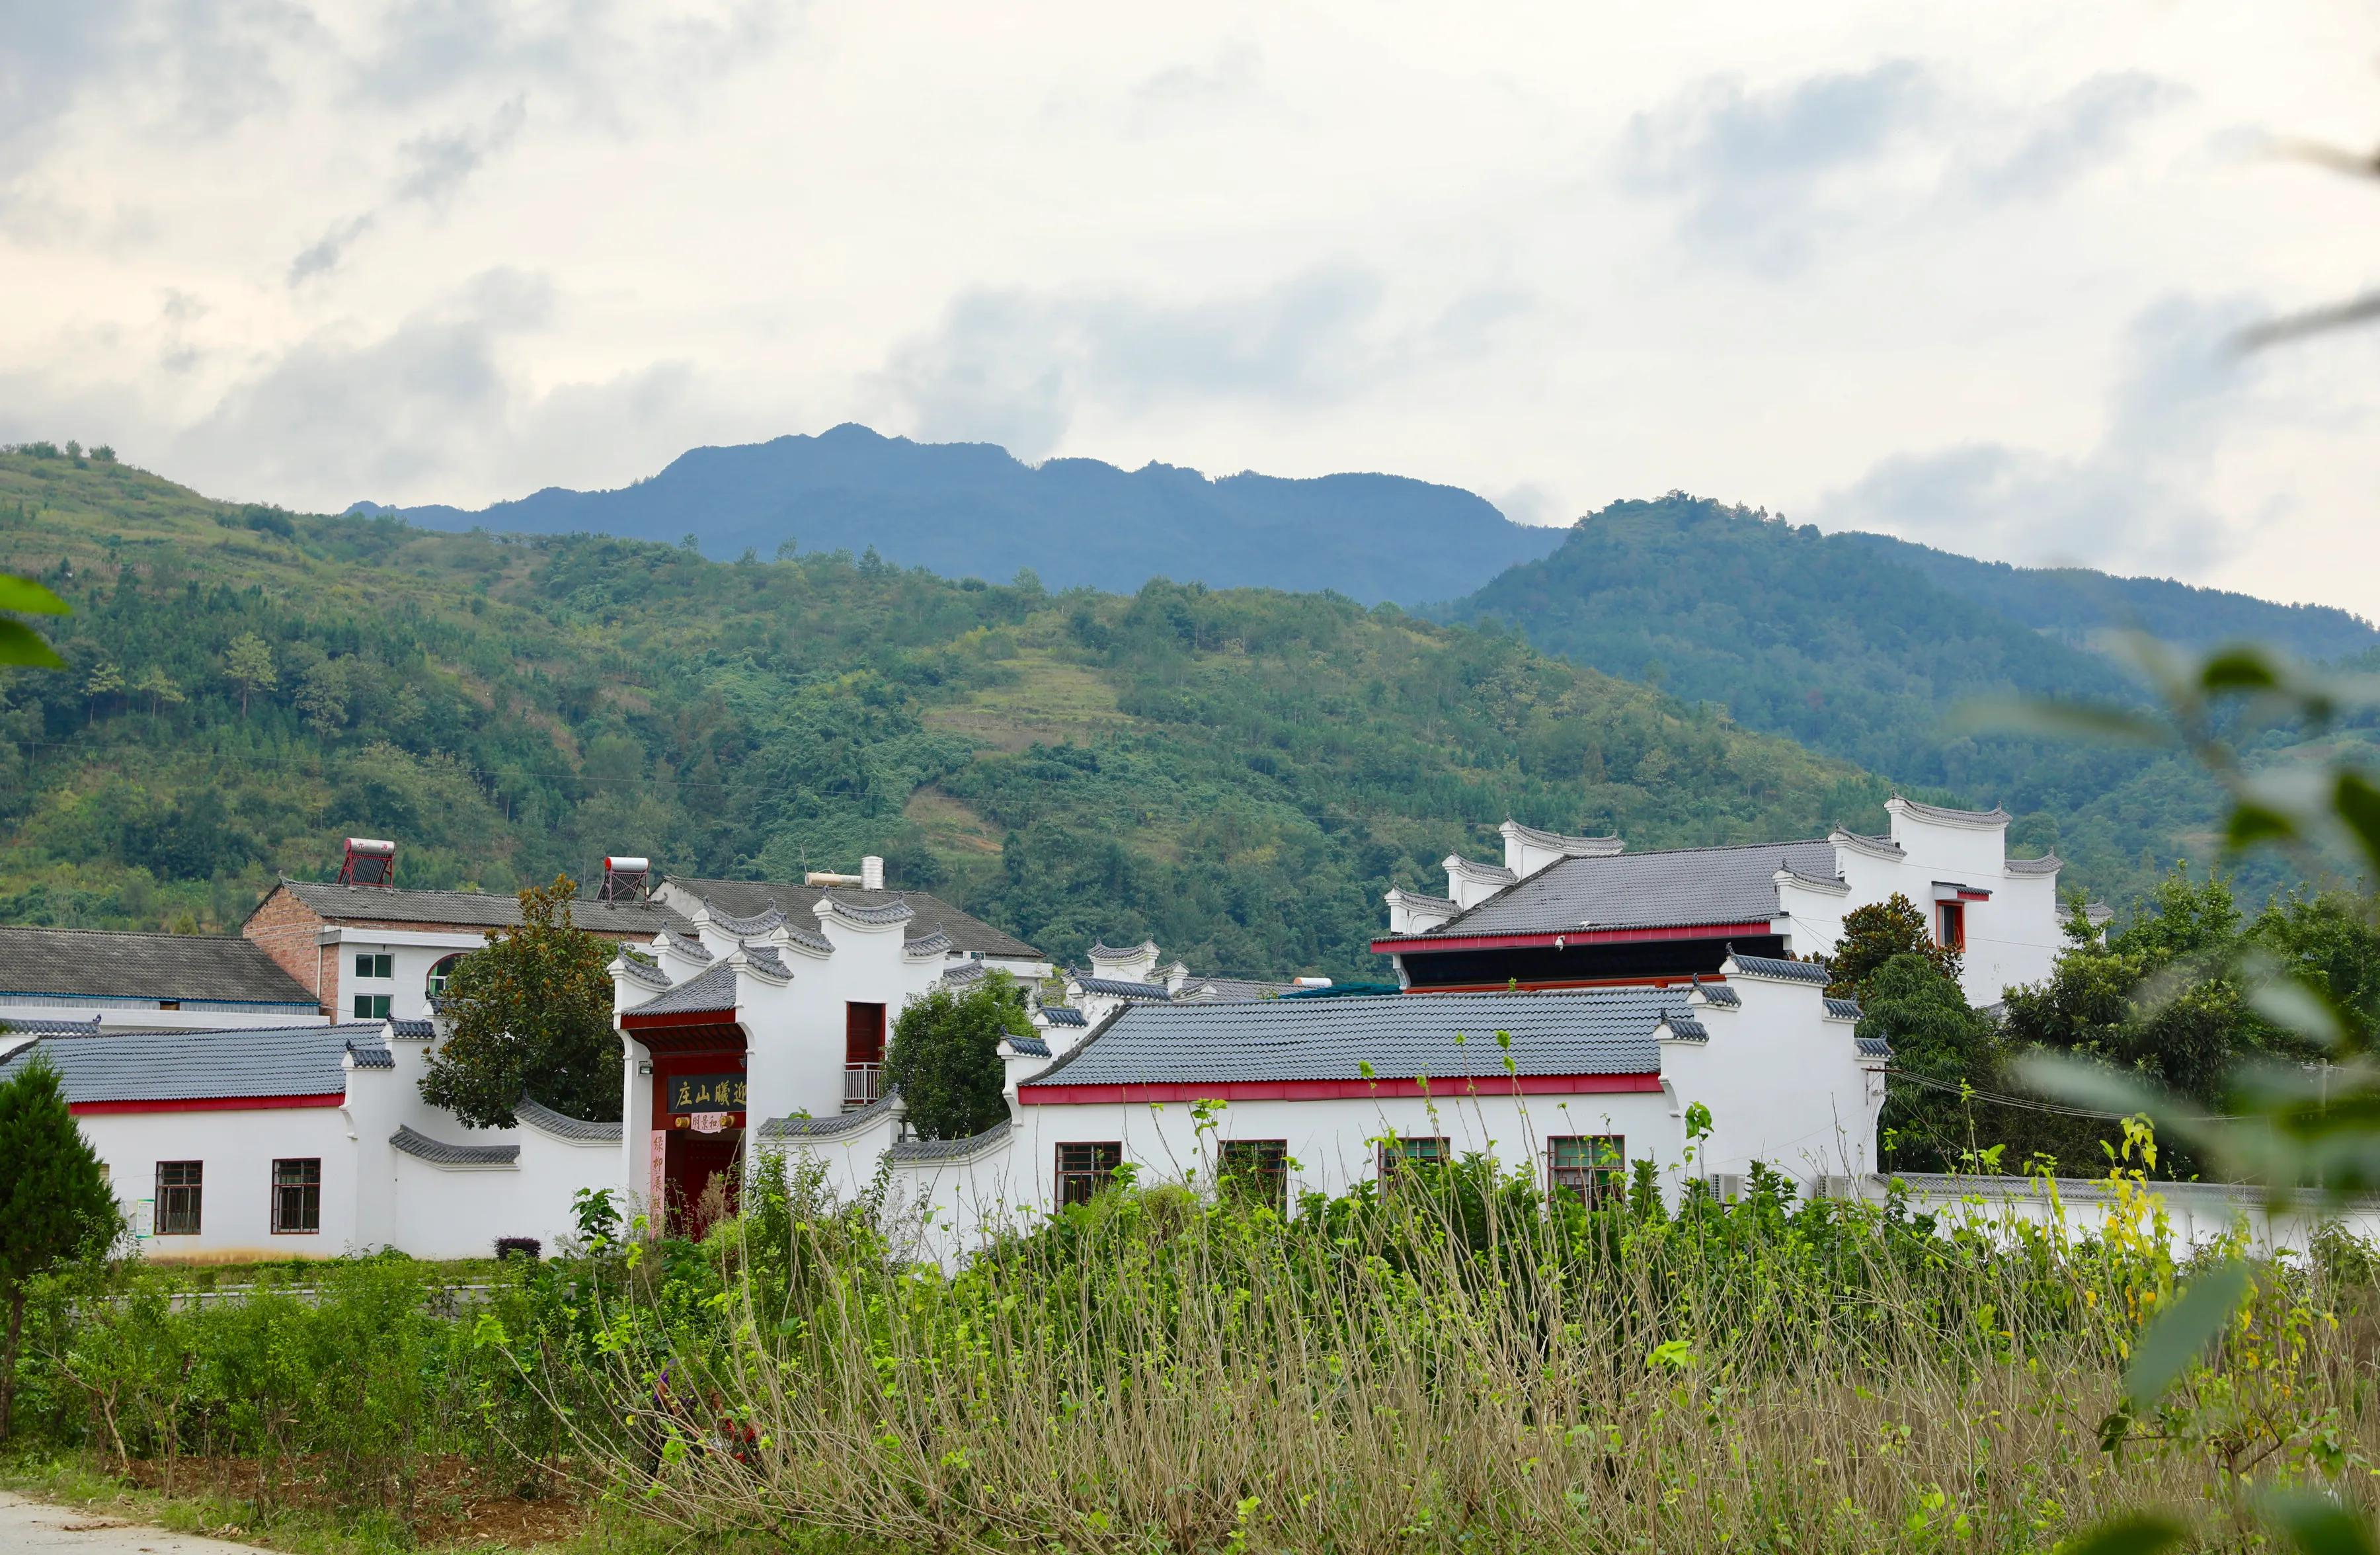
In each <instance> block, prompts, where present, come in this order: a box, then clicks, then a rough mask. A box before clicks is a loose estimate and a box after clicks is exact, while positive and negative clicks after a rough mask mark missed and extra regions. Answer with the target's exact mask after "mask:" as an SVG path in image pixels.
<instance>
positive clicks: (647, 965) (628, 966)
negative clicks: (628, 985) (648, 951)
mask: <svg viewBox="0 0 2380 1555" xmlns="http://www.w3.org/2000/svg"><path fill="white" fill-rule="evenodd" d="M703 959H704V960H705V961H708V960H710V957H709V956H704V957H703ZM620 965H621V966H622V967H623V968H625V970H626V972H627V974H628V980H629V981H630V982H632V983H642V984H644V986H645V987H647V988H650V989H663V988H669V987H672V986H673V985H672V984H671V982H670V976H669V974H668V973H667V972H664V971H662V969H661V968H660V967H659V966H654V965H653V964H652V963H651V962H650V961H647V960H645V959H644V958H643V957H642V956H635V955H624V956H622V957H621V958H620Z"/></svg>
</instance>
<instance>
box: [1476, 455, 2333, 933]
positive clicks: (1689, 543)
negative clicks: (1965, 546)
mask: <svg viewBox="0 0 2380 1555" xmlns="http://www.w3.org/2000/svg"><path fill="white" fill-rule="evenodd" d="M1442 613H1443V614H1444V615H1445V616H1447V618H1449V619H1451V620H1457V621H1463V622H1469V623H1474V624H1485V625H1501V626H1507V627H1510V628H1512V629H1514V630H1517V631H1518V632H1520V633H1521V634H1523V635H1524V636H1525V637H1526V638H1528V640H1529V641H1530V642H1531V643H1533V644H1534V645H1536V647H1537V648H1539V649H1541V650H1545V651H1547V652H1549V653H1556V654H1560V655H1561V656H1562V657H1564V658H1566V659H1569V660H1571V661H1572V662H1575V663H1578V664H1581V665H1585V666H1590V667H1593V668H1597V669H1600V670H1602V671H1604V672H1606V673H1608V674H1617V675H1623V676H1627V677H1630V678H1635V679H1643V680H1645V681H1649V682H1651V683H1653V684H1655V685H1658V686H1661V687H1662V688H1664V689H1666V690H1668V691H1670V692H1671V693H1672V694H1674V695H1676V696H1678V697H1679V698H1682V699H1685V700H1687V701H1690V702H1693V701H1710V702H1715V703H1719V704H1723V705H1724V706H1725V707H1726V709H1727V710H1728V712H1729V714H1730V716H1731V717H1732V718H1734V719H1735V720H1737V721H1738V722H1740V723H1743V724H1745V725H1746V726H1748V727H1751V728H1755V729H1762V730H1767V731H1771V732H1774V733H1779V734H1784V735H1791V736H1792V737H1793V738H1794V739H1795V740H1797V741H1800V742H1801V743H1802V744H1803V745H1805V746H1808V747H1810V748H1812V749H1815V750H1818V751H1823V752H1826V753H1828V754H1830V755H1834V756H1838V757H1841V758H1843V759H1847V760H1851V761H1854V762H1857V763H1859V764H1860V765H1861V766H1863V767H1864V768H1866V769H1867V770H1869V771H1876V772H1880V773H1883V774H1885V775H1886V776H1887V777H1888V778H1891V779H1895V780H1898V781H1899V782H1901V783H1904V784H1915V785H1921V786H1927V787H1932V788H1937V789H1940V790H1943V791H1947V792H1950V793H1955V794H1958V795H1961V796H1963V797H1964V799H1965V800H1966V801H1967V802H1970V803H1973V804H1977V805H1985V804H1991V803H1998V804H2000V805H2003V806H2005V807H2007V808H2009V809H2010V811H2011V812H2013V813H2015V814H2017V815H2018V816H2019V817H2020V818H2021V819H2020V823H2019V826H2018V827H2017V829H2016V831H2017V834H2018V835H2020V836H2022V837H2023V838H2024V839H2025V840H2027V841H2029V842H2032V843H2034V844H2040V845H2043V846H2049V845H2053V844H2054V845H2055V847H2056V849H2057V851H2058V852H2059V853H2060V854H2062V855H2064V856H2066V857H2068V858H2070V859H2072V860H2074V861H2075V862H2076V863H2078V864H2080V865H2082V866H2083V874H2084V875H2085V876H2087V878H2088V879H2089V881H2090V883H2091V885H2092V887H2093V889H2094V890H2095V891H2099V892H2102V893H2108V894H2110V895H2111V897H2113V898H2115V899H2122V898H2125V897H2129V896H2131V895H2135V894H2137V893H2141V892H2143V891H2145V890H2146V889H2147V888H2148V887H2149V885H2150V884H2151V883H2152V882H2153V881H2155V878H2156V876H2157V875H2158V874H2160V873H2161V872H2162V871H2163V870H2164V869H2166V868H2167V867H2168V866H2169V865H2170V864H2171V863H2172V861H2173V860H2175V859H2177V858H2180V857H2184V856H2192V857H2196V858H2199V859H2202V860H2209V861H2211V860H2212V858H2213V856H2214V850H2213V847H2212V837H2213V828H2214V825H2215V817H2216V814H2217V812H2218V809H2219V803H2220V800H2219V796H2218V794H2217V793H2216V787H2215V785H2214V784H2213V783H2212V781H2211V780H2210V779H2208V778H2207V776H2206V775H2205V774H2204V772H2203V771H2201V770H2200V769H2199V768H2198V767H2197V765H2196V764H2195V763H2193V762H2192V761H2190V760H2188V759H2184V758H2181V757H2180V756H2177V755H2173V754H2170V753H2167V752H2159V751H2144V750H2139V749H2128V748H2110V747H2089V746H2078V745H2075V744H2074V743H2072V742H2070V741H2067V740H2062V739H2060V740H2044V739H2038V738H2033V737H2028V736H2020V735H2007V734H1994V733H1989V732H1978V731H1976V730H1974V729H1972V728H1970V727H1967V726H1965V725H1963V724H1962V723H1961V721H1960V709H1961V705H1962V704H1970V703H1973V702H1976V701H1983V700H1989V699H2005V698H2010V697H2026V698H2047V699H2108V700H2119V701H2139V700H2143V699H2146V697H2147V695H2148V693H2147V691H2146V689H2145V687H2144V686H2142V685H2141V684H2140V683H2139V682H2138V680H2137V679H2136V678H2135V676H2134V675H2133V674H2131V671H2129V670H2128V669H2127V668H2126V667H2125V666H2124V664H2122V663H2121V662H2119V661H2118V660H2117V659H2115V658H2113V657H2111V656H2109V655H2108V654H2107V653H2105V652H2102V651H2099V650H2096V649H2095V648H2094V647H2092V646H2090V645H2091V644H2093V643H2095V642H2100V641H2103V640H2104V639H2105V638H2106V637H2107V634H2108V633H2109V632H2110V631H2111V630H2112V629H2115V628H2117V627H2121V626H2138V627H2140V628H2143V629H2147V630H2150V631H2152V632H2154V633H2156V634H2158V635H2161V636H2163V637H2165V638H2168V640H2174V641H2179V642H2183V643H2186V644H2189V645H2192V646H2206V645H2211V644H2213V643H2216V642H2220V641H2224V640H2231V639H2237V638H2250V637H2253V638H2263V639H2265V640H2269V641H2274V642H2276V643H2277V644H2278V645H2279V646H2281V647H2284V648H2286V649H2289V650H2291V651H2294V652H2297V653H2300V654H2301V655H2305V656H2309V657H2314V656H2336V655H2338V654H2343V653H2350V652H2356V651H2362V650H2369V649H2370V648H2371V646H2372V644H2373V643H2374V641H2375V640H2380V639H2375V638H2374V634H2373V632H2372V630H2371V628H2370V627H2369V626H2366V625H2365V624H2363V623H2362V622H2360V621H2358V620H2357V619H2356V618H2355V617H2353V616H2350V615H2349V614H2347V613H2345V612H2343V611H2336V610H2326V609H2309V608H2304V607H2289V606H2281V605H2274V604H2270V603H2267V602H2265V601H2261V600H2253V599H2249V598H2247V597H2245V596H2243V595H2237V594H2224V593H2220V592H2218V591H2216V590H2213V589H2187V588H2185V587H2183V586H2182V585H2180V584H2173V583H2164V582H2159V581H2156V580H2154V579H2123V578H2112V577H2106V576H2105V575H2102V574H2098V573H2090V572H2061V571H2027V570H2023V569H2017V568H2010V567H2004V566H1995V565H1989V564H1985V563H1980V562H1973V561H1970V560H1968V559H1967V558H1964V557H1960V556H1951V555H1948V554H1946V553H1941V552H1936V551H1929V550H1926V549H1925V548H1924V547H1921V546H1913V545H1909V544H1907V543H1905V542H1903V541H1894V540H1888V539H1886V538H1884V537H1881V536H1875V535H1860V534H1833V535H1822V534H1820V533H1819V532H1818V531H1817V529H1815V528H1812V527H1809V526H1798V527H1797V526H1793V525H1790V524H1786V523H1784V522H1781V521H1779V520H1776V519H1771V518H1769V517H1768V516H1767V515H1765V514H1760V513H1755V512H1751V511H1747V510H1745V509H1743V508H1738V507H1730V506H1726V505H1724V504H1718V503H1715V502H1709V501H1705V500H1701V499H1697V498H1693V497H1688V496H1685V495H1683V494H1681V493H1672V494H1671V495H1670V496H1667V497H1664V498H1662V499H1661V500H1659V501H1658V502H1625V503H1615V504H1611V505H1610V506H1609V507H1607V508H1605V509H1604V510H1603V511H1602V512H1600V513H1597V514H1595V515H1593V516H1590V517H1587V518H1585V519H1582V520H1580V521H1579V523H1578V524H1577V525H1576V526H1575V527H1574V528H1573V529H1572V530H1571V531H1570V534H1569V537H1568V539H1566V540H1565V541H1563V543H1562V546H1561V548H1560V550H1559V551H1556V552H1555V553H1553V554H1552V555H1550V556H1548V557H1547V558H1545V559H1544V560H1543V561H1539V562H1534V563H1528V564H1524V565H1520V566H1516V567H1513V568H1512V570H1511V571H1509V572H1507V573H1505V574H1504V575H1503V576H1502V577H1499V578H1497V579H1496V580H1495V581H1494V582H1492V583H1490V584H1488V586H1487V587H1486V588H1484V589H1480V590H1478V591H1477V592H1476V593H1474V594H1472V595H1471V596H1469V597H1468V598H1466V599H1464V600H1462V601H1458V602H1457V603H1455V604H1454V605H1452V606H1451V607H1448V608H1447V609H1446V610H1445V611H1444V612H1442ZM2237 733H2238V734H2239V735H2240V737H2241V738H2242V740H2243V741H2244V742H2245V743H2246V744H2247V745H2248V747H2249V748H2250V749H2251V751H2252V752H2254V753H2257V754H2259V755H2261V757H2262V758H2263V759H2289V753H2290V752H2291V751H2292V750H2293V749H2294V748H2295V747H2296V738H2297V736H2296V735H2294V734H2292V733H2291V732H2289V731H2279V730H2275V731H2254V730H2240V731H2237ZM2265 868H2266V869H2267V870H2268V871H2269V869H2270V868H2271V867H2270V866H2267V867H2265ZM2277 881H2278V877H2277V875H2272V874H2270V873H2269V872H2268V873H2266V874H2263V875H2259V876H2257V877H2255V878H2253V879H2250V880H2248V881H2244V882H2243V884H2245V885H2246V886H2247V887H2248V888H2249V889H2250V890H2251V892H2252V893H2255V892H2260V891H2261V890H2262V889H2264V888H2266V887H2269V886H2270V885H2272V884H2275V883H2277Z"/></svg>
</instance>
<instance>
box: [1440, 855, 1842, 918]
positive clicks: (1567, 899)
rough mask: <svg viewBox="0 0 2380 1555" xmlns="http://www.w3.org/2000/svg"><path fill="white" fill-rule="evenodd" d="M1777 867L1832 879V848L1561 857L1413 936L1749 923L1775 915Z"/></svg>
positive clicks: (1833, 859) (1833, 864)
mask: <svg viewBox="0 0 2380 1555" xmlns="http://www.w3.org/2000/svg"><path fill="white" fill-rule="evenodd" d="M1779 869H1791V870H1792V871H1794V872H1795V873H1797V874H1804V875H1812V876H1820V877H1825V878H1827V879H1832V878H1833V876H1834V873H1835V850H1834V847H1833V845H1832V844H1829V843H1828V842H1827V841H1825V840H1824V839H1823V838H1821V839H1819V840H1817V841H1814V842H1794V843H1755V844H1746V845H1739V846H1731V847H1704V848H1678V849H1672V850H1670V851H1669V852H1666V853H1618V854H1611V855H1609V856H1603V857H1593V858H1576V857H1573V858H1564V859H1560V860H1559V861H1557V862H1555V863H1552V864H1548V865H1547V866H1546V867H1545V868H1544V869H1540V870H1538V871H1537V872H1536V874H1534V875H1531V876H1530V877H1529V878H1528V879H1526V880H1524V881H1521V882H1520V883H1519V884H1517V885H1509V886H1506V887H1505V888H1504V889H1503V890H1501V891H1500V892H1498V893H1496V894H1495V895H1493V896H1490V897H1489V898H1488V900H1486V901H1485V902H1482V903H1480V904H1479V905H1477V906H1475V907H1474V908H1472V909H1471V910H1470V911H1469V912H1466V913H1462V914H1459V915H1457V916H1456V917H1451V918H1449V919H1448V920H1447V921H1445V922H1444V923H1441V924H1437V925H1435V926H1433V927H1431V928H1429V929H1423V930H1421V931H1420V932H1419V933H1418V934H1416V935H1414V936H1411V937H1412V938H1415V939H1423V940H1431V939H1445V938H1453V937H1459V936H1463V935H1469V934H1559V933H1561V932H1562V931H1563V930H1565V929H1652V928H1667V927H1672V926H1688V925H1693V924H1697V923H1748V922H1751V921H1752V920H1754V919H1755V918H1767V917H1775V916H1776V914H1777V910H1778V909H1777V881H1776V874H1777V871H1778V870H1779Z"/></svg>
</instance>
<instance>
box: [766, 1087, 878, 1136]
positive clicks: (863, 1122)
mask: <svg viewBox="0 0 2380 1555" xmlns="http://www.w3.org/2000/svg"><path fill="white" fill-rule="evenodd" d="M900 1097H901V1092H900V1088H899V1087H888V1088H887V1089H886V1090H885V1092H884V1094H883V1095H881V1096H880V1097H878V1098H877V1099H875V1100H873V1101H871V1102H869V1103H868V1105H867V1106H865V1107H861V1108H859V1109H857V1110H856V1111H854V1112H834V1113H830V1114H829V1115H828V1116H826V1117H823V1118H770V1119H767V1120H766V1121H764V1122H763V1123H762V1124H760V1137H761V1138H763V1139H832V1138H835V1137H837V1136H841V1135H845V1134H856V1133H858V1132H859V1131H860V1130H862V1129H864V1128H868V1127H869V1126H870V1125H872V1124H879V1123H881V1122H883V1121H884V1117H885V1115H886V1114H887V1113H889V1112H892V1110H893V1105H894V1103H896V1102H897V1101H898V1100H899V1099H900Z"/></svg>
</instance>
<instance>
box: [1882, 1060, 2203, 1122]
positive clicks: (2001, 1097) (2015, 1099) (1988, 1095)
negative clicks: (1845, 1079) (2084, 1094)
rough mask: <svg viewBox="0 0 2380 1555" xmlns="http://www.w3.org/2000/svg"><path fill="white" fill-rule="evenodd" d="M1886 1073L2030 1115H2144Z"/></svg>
mask: <svg viewBox="0 0 2380 1555" xmlns="http://www.w3.org/2000/svg"><path fill="white" fill-rule="evenodd" d="M1885 1073H1886V1074H1888V1075H1891V1076H1892V1077H1893V1078H1894V1079H1897V1080H1907V1081H1908V1082H1909V1083H1910V1084H1911V1085H1913V1086H1923V1087H1925V1089H1927V1090H1938V1091H1940V1092H1942V1093H1943V1094H1944V1095H1946V1096H1955V1097H1957V1098H1959V1099H1961V1100H1962V1101H1988V1102H1991V1103H1993V1104H1994V1105H1995V1106H2000V1107H2015V1108H2020V1109H2022V1111H2025V1112H2046V1113H2049V1114H2050V1115H2051V1116H2053V1117H2060V1118H2095V1119H2097V1120H2099V1121H2101V1122H2103V1123H2122V1122H2123V1121H2124V1120H2125V1119H2127V1118H2133V1117H2138V1116H2139V1115H2140V1114H2139V1113H2137V1112H2095V1111H2093V1110H2092V1109H2090V1108H2088V1107H2069V1106H2067V1105H2066V1104H2065V1103H2063V1102H2058V1101H2040V1100H2036V1099H2034V1098H2032V1097H2026V1096H2010V1095H2008V1094H2006V1093H2005V1092H2002V1091H1996V1090H1977V1089H1975V1088H1974V1087H1973V1086H1962V1085H1961V1086H1954V1085H1951V1084H1950V1083H1949V1082H1948V1081H1946V1080H1937V1079H1935V1078H1933V1077H1932V1076H1930V1075H1915V1074H1912V1073H1911V1072H1910V1071H1908V1070H1906V1069H1888V1070H1886V1071H1885ZM2176 1121H2178V1122H2180V1123H2197V1124H2209V1123H2237V1122H2239V1121H2240V1119H2239V1114H2237V1113H2232V1112H2208V1113H2203V1114H2201V1115H2198V1116H2195V1117H2177V1120H2176Z"/></svg>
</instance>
